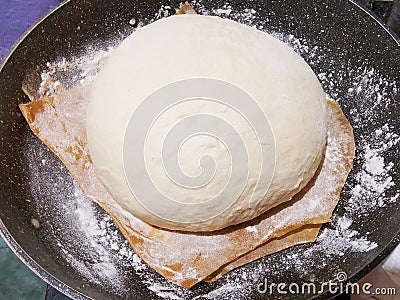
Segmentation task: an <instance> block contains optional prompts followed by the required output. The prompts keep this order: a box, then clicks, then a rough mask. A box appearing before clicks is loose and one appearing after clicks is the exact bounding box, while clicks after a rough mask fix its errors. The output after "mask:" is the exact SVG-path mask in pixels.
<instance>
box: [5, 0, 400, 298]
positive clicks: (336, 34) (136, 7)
mask: <svg viewBox="0 0 400 300" xmlns="http://www.w3.org/2000/svg"><path fill="white" fill-rule="evenodd" d="M199 3H200V2H199ZM224 4H225V3H224V2H223V1H219V0H217V1H203V2H202V3H201V5H200V4H198V3H197V4H195V7H200V6H202V7H204V8H205V10H206V11H212V9H213V8H220V7H223V5H224ZM161 5H170V6H171V7H177V6H178V5H179V3H178V1H161V2H157V1H138V0H129V1H108V0H91V1H89V0H86V1H68V2H65V3H63V4H62V5H61V6H60V7H59V8H58V9H56V10H55V11H53V12H52V13H51V14H50V15H48V16H47V17H46V18H44V19H43V20H42V21H41V22H40V23H39V24H38V25H37V26H36V27H34V28H33V29H32V30H31V31H30V32H29V33H28V34H26V35H25V36H24V38H23V39H22V40H21V41H20V42H19V43H18V45H17V46H16V47H14V49H13V51H12V53H11V54H10V55H9V56H8V57H7V58H6V60H5V61H4V62H3V65H2V67H1V76H0V132H1V133H0V138H1V140H0V143H1V147H0V168H1V177H0V185H1V190H0V191H1V194H0V220H1V221H0V230H1V234H2V236H3V237H4V238H5V240H6V241H7V243H8V244H9V245H10V246H11V248H12V249H13V250H14V251H15V253H16V254H17V255H18V256H19V257H20V259H21V260H22V261H23V262H24V263H25V264H27V265H28V266H29V267H30V268H31V269H32V270H34V271H35V272H36V273H37V274H39V275H40V276H41V277H42V278H43V279H44V280H45V281H47V282H48V283H50V284H51V285H53V286H55V287H56V288H57V289H59V290H60V291H62V292H63V293H65V294H66V295H68V296H70V297H72V298H76V299H89V298H92V299H157V298H158V296H157V295H156V293H154V292H152V291H150V289H149V288H148V283H146V282H145V280H143V276H140V274H139V275H138V274H137V272H136V271H135V270H132V268H129V266H123V265H122V266H120V269H121V270H119V271H120V273H121V276H123V281H122V282H123V283H121V284H120V285H117V286H116V285H115V284H112V282H111V283H107V282H97V283H93V281H90V280H88V278H85V276H82V273H79V272H78V271H77V268H76V267H72V266H71V261H67V260H66V258H65V255H62V254H61V253H60V249H59V248H60V247H59V245H60V243H61V244H64V246H65V247H67V248H68V249H69V250H70V253H71V255H72V256H75V257H76V258H77V259H81V260H83V261H84V260H85V257H86V254H85V253H84V251H83V250H82V249H83V248H84V247H82V245H81V244H79V243H78V242H76V243H74V242H73V241H72V242H71V240H64V239H65V235H66V233H65V232H63V231H62V230H64V231H65V228H69V229H68V230H70V231H69V232H70V233H71V235H73V234H79V233H77V232H74V230H75V227H74V226H73V225H74V224H70V225H71V226H67V225H68V224H67V225H66V224H62V222H65V221H63V218H62V216H60V215H59V210H58V209H59V207H61V206H62V203H63V202H64V201H69V199H71V197H74V191H73V184H72V182H73V181H72V179H71V177H70V175H69V174H68V172H67V170H66V169H65V168H63V167H62V164H61V163H60V162H59V161H58V160H57V158H56V157H55V156H54V155H53V154H52V153H51V152H50V151H48V150H47V148H46V147H45V146H44V145H43V144H42V143H41V142H40V141H38V140H37V139H36V138H35V137H34V136H33V134H32V133H31V131H30V129H29V127H28V125H27V124H26V122H25V120H24V119H23V117H22V116H21V114H20V113H19V111H18V107H17V104H18V103H20V102H21V101H27V98H26V96H25V95H24V94H23V92H22V90H21V86H22V81H23V80H24V78H25V77H26V76H27V75H29V74H30V75H32V73H33V74H36V76H40V71H41V70H42V69H44V68H45V63H46V62H49V61H55V60H57V59H59V58H60V57H67V58H68V57H71V56H74V55H77V54H79V53H82V52H84V51H87V48H88V47H92V48H93V49H95V50H98V49H102V48H105V45H107V44H109V43H107V41H109V40H115V38H116V37H119V38H120V37H123V36H126V35H128V34H129V33H131V32H132V30H133V29H132V27H131V26H130V25H129V20H131V19H132V18H133V17H134V18H135V19H136V20H137V21H138V22H141V23H143V24H146V23H148V22H150V21H151V20H152V19H153V18H154V16H155V15H156V13H157V11H158V10H159V8H160V6H161ZM230 5H231V9H232V11H243V9H245V8H249V7H251V8H253V9H254V10H255V13H254V15H255V19H256V20H255V22H256V23H259V24H261V23H262V24H264V27H263V28H264V29H265V30H267V31H273V32H277V33H280V34H281V35H280V36H288V35H290V34H292V35H294V36H295V37H297V38H300V39H302V40H306V41H307V43H308V45H310V47H313V49H314V50H313V51H315V53H316V55H317V56H318V55H320V56H321V57H323V59H316V58H315V55H314V56H312V55H310V54H309V52H307V51H305V50H304V48H303V50H304V51H303V50H299V52H300V54H302V55H303V56H304V58H305V59H306V60H307V61H308V62H309V63H310V65H311V67H312V68H313V70H314V71H315V72H316V73H317V74H320V78H321V80H322V83H323V86H324V88H325V90H326V92H327V93H328V94H329V95H331V96H332V97H334V98H335V99H336V100H339V102H340V105H341V107H342V109H343V111H344V113H345V114H346V116H347V117H348V119H349V120H350V122H351V123H352V125H353V127H354V133H355V137H356V144H357V154H356V159H355V161H354V168H353V171H352V172H351V174H350V176H349V178H348V180H347V182H346V185H345V187H344V189H343V191H342V195H341V199H340V202H339V205H338V207H337V208H336V210H335V212H334V216H333V220H334V222H333V225H330V224H327V225H325V226H324V228H325V229H327V230H331V232H332V231H334V230H335V226H338V224H337V223H338V222H339V221H338V220H340V218H341V217H342V216H343V215H346V216H347V217H348V218H351V219H352V220H353V223H352V224H351V226H350V229H351V230H353V231H356V232H357V236H358V237H360V238H361V237H365V238H366V239H368V241H371V242H372V243H376V245H377V246H376V247H375V248H373V247H372V248H373V249H371V250H369V251H364V252H362V251H361V252H359V251H358V252H357V251H350V250H349V249H348V248H345V249H344V250H343V253H338V252H337V251H319V252H318V251H317V250H315V249H314V248H315V247H321V245H319V246H318V243H316V244H305V245H299V246H296V247H292V248H290V249H287V250H285V251H282V252H279V253H276V254H274V255H271V256H268V257H265V258H262V259H260V260H257V261H254V262H252V263H250V264H248V265H246V266H243V267H242V268H240V269H239V271H236V272H233V273H232V274H231V275H229V276H228V277H229V278H228V279H227V277H226V276H225V277H224V278H222V279H220V280H218V281H217V282H215V283H201V284H199V285H198V286H196V287H195V288H194V289H193V291H192V292H191V293H190V294H188V293H186V294H185V293H183V294H182V295H184V296H185V295H186V296H187V295H189V296H187V297H190V298H193V297H195V296H200V295H205V294H207V293H210V292H211V291H213V290H217V289H219V288H221V287H223V286H224V285H225V284H227V282H228V281H229V282H231V283H232V282H237V283H238V284H240V283H241V282H243V281H246V280H247V281H249V280H254V278H257V279H256V281H255V282H251V283H250V284H247V285H246V288H238V289H236V290H233V291H232V294H230V296H229V297H230V298H232V297H236V298H237V299H245V298H251V299H257V298H265V297H266V296H268V295H265V294H261V293H259V292H258V291H257V285H258V284H259V283H260V282H262V281H263V280H264V279H268V281H269V282H275V283H280V282H285V283H292V282H293V283H301V282H310V281H311V282H316V283H322V282H328V281H329V280H332V279H334V278H335V276H336V275H337V273H338V271H342V272H345V273H346V274H347V277H348V278H349V279H350V280H351V281H353V282H354V281H357V280H358V279H360V278H361V277H362V276H363V275H365V274H366V273H367V272H368V271H370V270H371V269H372V268H373V267H374V266H376V265H377V264H378V263H379V262H380V261H381V260H382V259H383V258H384V257H385V256H386V255H387V254H388V253H389V252H390V251H391V250H392V249H393V248H394V247H395V245H396V244H397V243H398V238H397V239H396V236H397V237H398V233H399V219H400V202H399V201H396V198H395V197H396V195H398V192H399V187H400V182H399V180H400V176H399V173H398V172H399V170H400V165H399V159H398V158H399V157H400V147H399V146H400V145H399V144H396V143H394V144H393V146H391V148H390V149H387V150H386V151H384V152H382V153H381V154H380V155H381V156H382V157H383V158H384V161H385V164H386V165H391V170H390V172H388V176H389V175H390V176H391V182H392V183H393V185H391V186H389V187H387V189H386V190H385V192H384V193H379V192H377V191H371V193H369V194H368V197H367V198H366V199H364V202H360V203H361V204H362V203H365V206H366V208H365V209H363V208H362V207H361V208H358V210H357V209H355V208H354V205H355V204H354V203H353V202H351V197H352V190H354V188H355V187H356V185H357V182H358V180H359V178H360V177H359V176H361V175H362V172H363V164H364V158H365V155H364V154H365V153H363V148H362V145H363V143H365V142H366V141H365V139H370V138H369V137H371V134H372V133H374V132H375V131H376V130H379V129H380V128H382V127H383V126H384V125H385V124H387V125H388V127H389V128H390V130H391V132H392V133H393V134H399V128H400V118H399V100H400V94H399V92H398V90H399V89H396V88H395V87H394V86H395V85H396V86H397V87H399V88H400V46H399V42H398V40H396V38H395V37H394V36H393V35H392V34H391V33H390V32H389V31H388V30H387V29H386V28H384V26H383V25H381V24H380V23H379V22H378V21H377V20H376V19H375V18H374V17H372V16H371V15H369V14H368V13H367V12H366V11H364V10H363V9H362V8H360V7H359V6H358V5H357V4H356V3H354V2H352V1H346V0H337V1H323V0H314V1H297V0H281V1H272V0H268V1H232V2H231V3H230ZM224 16H225V17H232V14H231V15H224ZM240 21H243V22H247V21H246V18H242V19H241V20H240ZM292 42H293V41H292ZM177 55H179V53H177ZM363 70H364V71H365V72H364V71H363ZM368 70H369V71H371V70H373V72H375V73H376V74H378V75H376V76H375V75H373V74H372V75H371V73H368ZM35 72H36V73H35ZM366 72H367V73H366ZM321 73H326V74H325V75H326V76H325V75H324V74H321ZM329 74H331V75H329ZM324 76H325V77H324ZM374 76H375V77H374ZM379 79H381V80H379ZM355 80H358V81H359V82H362V80H365V84H364V85H363V86H362V88H360V90H359V91H358V92H357V93H352V92H350V91H353V90H352V86H353V85H354V82H355ZM375 81H376V82H375ZM388 82H389V83H390V84H388ZM371 85H373V87H374V88H373V89H370V88H371ZM380 92H381V96H382V95H383V98H385V99H384V101H380V99H379V97H377V95H378V94H379V93H380ZM369 94H370V96H371V97H368V95H369ZM355 112H358V113H355ZM367 113H368V114H367ZM367 142H370V143H372V144H371V145H375V144H374V142H377V143H378V142H379V141H374V140H367ZM375 146H376V145H375ZM364 150H365V149H364ZM42 161H45V162H46V163H45V164H42V163H41V162H42ZM378 198H379V199H380V200H379V201H377V199H378ZM54 199H61V200H60V203H58V204H57V201H54ZM374 201H375V202H374ZM375 203H376V205H375ZM373 206H376V207H373ZM104 214H105V213H104V212H103V211H101V209H97V216H98V218H100V219H101V218H103V217H104ZM32 218H36V219H38V220H39V221H40V223H41V224H42V226H41V228H40V229H36V228H35V227H34V226H32V223H31V219H32ZM62 225H63V226H62ZM112 229H113V230H115V229H116V228H115V227H113V228H112ZM350 229H349V230H350ZM67 233H68V232H67ZM340 234H343V233H341V232H339V231H338V236H339V237H340ZM118 239H121V240H122V238H121V236H120V235H118ZM347 242H349V243H350V242H351V238H349V240H348V241H347ZM68 243H69V244H68ZM65 244H68V245H65ZM334 247H335V241H334V240H333V241H332V248H334ZM313 249H314V250H313ZM310 251H314V252H311V253H314V254H313V255H311V257H310V255H308V256H307V255H306V254H307V253H310ZM110 253H112V252H110ZM116 259H117V258H116ZM87 263H88V264H90V263H93V262H91V261H87ZM148 272H149V273H151V271H148ZM255 273H257V277H254V276H253V277H252V276H251V274H253V275H254V274H255ZM243 274H248V275H249V274H250V275H249V277H248V278H247V279H246V278H244V277H243ZM148 275H149V274H148ZM149 276H151V277H152V278H156V279H157V280H158V282H164V281H163V278H161V276H159V275H157V274H155V272H153V273H151V274H150V275H149ZM240 276H242V277H240ZM249 278H253V279H249ZM165 282H166V281H165ZM219 291H221V289H219ZM164 292H165V291H164ZM159 295H160V293H159ZM212 295H213V294H212V293H211V294H208V299H209V298H213V297H212ZM217 295H222V294H218V293H217V292H215V293H214V298H218V296H217ZM226 295H227V294H225V296H226ZM315 296H319V297H321V298H329V297H330V296H332V294H330V293H327V292H324V293H323V294H319V295H316V294H312V295H310V294H307V293H306V294H298V295H291V296H290V297H289V296H288V295H282V294H276V295H274V297H277V298H299V299H301V298H312V297H315ZM220 297H222V296H220ZM198 299H202V298H201V297H199V298H198Z"/></svg>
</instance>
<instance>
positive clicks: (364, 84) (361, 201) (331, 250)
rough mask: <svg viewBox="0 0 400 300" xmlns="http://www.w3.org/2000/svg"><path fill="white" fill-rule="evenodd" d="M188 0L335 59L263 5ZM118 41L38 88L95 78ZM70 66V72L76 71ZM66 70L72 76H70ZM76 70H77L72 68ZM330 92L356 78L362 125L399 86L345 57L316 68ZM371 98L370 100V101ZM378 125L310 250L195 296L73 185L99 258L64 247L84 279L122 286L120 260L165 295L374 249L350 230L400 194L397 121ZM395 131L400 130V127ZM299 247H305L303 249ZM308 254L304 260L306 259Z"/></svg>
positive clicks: (51, 71)
mask: <svg viewBox="0 0 400 300" xmlns="http://www.w3.org/2000/svg"><path fill="white" fill-rule="evenodd" d="M190 4H191V5H192V6H193V7H194V8H195V9H196V11H198V12H200V13H202V14H205V15H218V16H221V17H227V18H230V19H233V20H236V21H239V22H241V23H244V24H247V25H250V26H255V27H257V28H259V29H263V30H266V31H267V32H268V33H271V34H273V35H274V36H275V37H277V38H278V39H280V40H282V41H283V42H285V43H287V44H288V45H290V46H291V47H292V48H293V49H294V50H295V51H296V52H297V53H299V54H300V55H301V56H302V57H304V58H305V59H306V60H307V62H308V63H309V64H310V65H311V66H314V65H318V64H319V63H320V62H321V61H322V60H329V59H332V60H334V59H333V58H330V57H329V54H328V55H326V54H325V53H324V49H321V48H320V47H319V46H318V45H312V44H310V43H309V42H308V41H307V40H305V39H300V38H296V37H295V36H294V35H291V34H289V35H285V34H282V33H279V32H271V31H269V30H268V28H265V21H266V20H265V19H264V20H263V21H260V18H259V17H258V12H257V11H255V10H254V9H252V8H246V9H244V10H241V11H240V12H237V11H235V10H234V9H233V8H232V6H231V5H230V4H229V3H226V4H224V5H223V6H222V7H219V8H214V9H211V10H207V9H206V8H205V7H204V6H203V5H202V1H201V0H200V1H195V2H194V1H192V2H190ZM174 12H175V9H174V8H173V7H171V6H168V5H163V6H162V7H160V10H159V11H158V12H157V13H156V14H155V15H154V18H153V19H152V20H150V22H151V21H154V20H157V19H159V18H163V17H166V16H169V15H172V14H173V13H174ZM136 20H137V18H136V16H135V25H137V27H141V26H143V25H144V24H143V23H142V22H141V21H140V20H138V21H136ZM118 43H119V41H117V42H115V41H114V42H113V43H110V47H108V50H101V51H94V52H93V51H92V50H91V49H89V50H88V52H87V53H85V54H84V55H81V56H79V57H73V58H72V59H69V60H66V59H65V58H64V59H61V60H60V61H58V62H51V63H48V64H47V69H46V70H44V71H43V73H42V83H41V84H40V86H39V89H38V93H39V94H40V95H41V96H44V95H51V94H54V93H57V92H59V91H61V90H62V89H63V88H64V87H65V88H72V87H75V86H79V85H84V84H86V83H88V82H90V81H91V80H92V79H93V78H94V77H95V76H96V74H97V72H98V71H99V69H100V68H101V67H102V65H103V64H104V62H105V61H106V60H107V58H108V57H109V55H110V53H112V50H113V49H114V48H115V46H116V45H118ZM71 71H72V72H71ZM66 74H67V75H66ZM70 74H72V75H70ZM317 76H318V78H319V79H320V81H321V83H322V85H323V87H324V89H325V91H326V93H327V94H328V96H329V97H330V98H332V99H336V100H338V101H339V102H340V101H341V100H342V99H343V93H342V92H343V88H344V87H343V86H342V84H341V79H342V78H343V76H351V78H354V80H353V82H352V85H351V86H349V87H345V88H346V89H347V95H346V97H348V98H355V99H357V101H363V103H365V106H364V107H363V110H362V111H357V110H355V109H353V110H352V111H350V120H351V122H352V125H353V127H354V129H355V131H356V132H357V129H362V128H363V126H367V125H366V124H365V123H366V122H363V120H365V119H366V118H367V119H371V120H372V121H373V118H374V110H375V109H376V108H377V107H378V106H379V107H385V105H388V103H390V101H392V99H393V97H394V95H396V94H397V92H398V91H397V86H396V83H395V81H394V80H391V79H387V78H385V77H383V76H381V75H380V74H379V71H378V70H376V69H374V68H369V67H367V66H361V67H359V68H358V69H354V70H353V69H352V70H348V68H346V62H343V66H342V67H341V68H336V69H332V70H327V71H324V72H320V73H318V74H317ZM371 99H372V100H371ZM375 128H378V129H376V130H375V131H373V132H371V133H370V135H369V136H363V137H361V139H360V140H359V141H358V142H357V145H356V147H357V158H358V159H359V165H360V170H356V172H354V174H355V175H354V176H355V177H354V182H355V183H354V186H352V187H351V188H350V195H349V199H348V203H346V204H345V205H344V210H345V212H344V215H343V216H335V217H334V219H333V222H332V224H331V226H328V227H326V228H324V229H323V230H322V231H321V232H320V235H319V237H318V239H317V241H316V243H314V244H313V245H312V246H308V247H307V248H306V249H305V250H304V249H303V250H302V251H298V252H296V251H295V252H292V253H291V254H288V255H287V256H284V255H281V256H280V258H279V259H277V262H276V261H275V264H276V266H275V267H274V266H270V265H268V262H269V261H270V260H269V258H267V259H266V260H265V261H264V262H260V263H258V264H251V266H250V267H249V268H239V269H236V270H234V271H232V272H230V273H228V274H227V275H226V276H225V278H224V280H223V282H222V283H221V284H220V285H219V286H218V285H217V287H216V288H215V289H213V290H212V291H210V292H208V293H205V294H203V295H195V294H194V293H193V292H192V291H189V290H186V289H184V288H181V287H178V286H176V285H174V284H172V283H170V282H168V281H167V280H165V279H163V278H162V277H161V276H159V275H157V274H156V273H155V272H154V271H153V270H151V269H150V268H149V267H148V266H147V265H146V264H145V263H144V262H143V261H142V260H141V259H140V258H139V257H138V256H137V255H136V254H135V253H134V252H133V250H132V249H131V247H130V246H129V244H128V242H127V241H125V240H124V239H122V238H121V235H120V234H119V233H118V230H117V228H116V227H115V225H114V224H113V221H112V219H111V217H109V216H105V217H102V218H101V219H99V216H98V215H97V214H96V210H95V207H94V206H95V204H93V203H91V202H90V201H89V200H88V199H87V198H86V197H85V196H84V195H82V193H81V192H80V189H79V188H78V187H77V186H75V200H74V201H73V202H70V203H64V204H63V207H62V208H63V210H64V213H65V214H66V216H68V215H69V216H70V217H69V218H70V221H71V222H77V226H78V228H79V234H80V236H79V237H78V236H77V237H74V238H77V239H79V240H80V241H82V243H81V252H84V253H86V254H87V255H88V256H89V258H90V257H92V258H93V263H91V264H88V263H87V261H88V259H87V258H84V259H81V258H79V257H76V256H74V255H73V254H71V253H70V252H71V251H69V249H70V248H69V247H67V246H66V245H61V244H60V245H59V246H60V248H61V249H62V253H63V255H64V257H65V259H66V261H68V262H69V263H70V264H71V266H72V267H74V268H75V269H76V270H77V271H78V272H79V273H80V274H81V275H82V276H83V277H84V278H86V279H87V280H89V281H91V282H94V283H97V284H99V285H100V284H103V283H106V284H110V285H111V286H114V287H121V286H124V284H127V283H125V282H124V276H123V275H121V274H120V272H119V270H118V268H117V267H116V266H117V265H118V264H120V263H121V262H122V263H124V264H125V265H126V266H128V267H130V268H133V269H134V271H135V272H136V274H137V275H138V276H139V277H140V279H141V281H142V282H143V283H144V284H145V285H146V286H147V287H148V289H149V290H150V291H152V292H153V293H155V294H156V295H157V296H159V297H161V298H165V299H190V298H193V299H222V298H225V299H227V298H233V297H235V298H238V299H239V298H240V299H242V298H243V297H246V296H248V295H250V294H251V293H252V292H254V289H255V284H256V282H257V281H259V280H260V278H259V276H260V274H263V273H264V274H265V270H268V268H271V270H272V269H274V268H276V269H278V270H280V271H281V270H291V269H293V268H295V269H298V270H300V271H301V270H303V268H304V266H305V265H306V264H307V263H310V261H312V259H313V258H315V256H316V255H318V253H323V254H324V255H326V256H327V258H325V260H323V259H322V258H321V259H322V261H321V262H320V263H318V264H317V265H315V268H320V269H321V268H324V267H325V266H327V265H329V263H330V260H329V259H330V258H332V257H337V256H340V257H342V256H344V255H346V253H349V252H353V253H354V252H359V253H362V252H368V251H371V250H374V249H376V248H377V247H378V244H377V243H375V242H373V241H369V240H368V238H367V237H365V236H360V233H359V232H357V231H356V230H354V229H351V226H352V224H353V220H354V219H355V218H357V217H359V216H360V215H362V214H368V212H371V211H372V210H376V209H379V208H381V207H385V206H386V205H389V204H390V203H391V202H395V201H398V198H399V193H398V192H397V193H396V194H394V195H392V196H391V197H387V196H386V193H387V192H388V191H389V190H390V189H391V188H392V187H393V186H394V181H393V177H392V176H393V174H394V171H395V170H394V169H393V168H394V163H393V162H392V161H388V160H387V159H385V157H384V154H385V153H386V152H387V151H389V150H390V149H391V148H392V147H393V146H395V145H396V144H397V143H398V142H399V140H400V137H399V135H398V128H393V127H392V126H391V125H390V124H383V125H381V126H378V127H376V126H375ZM396 132H397V133H396ZM247 230H248V231H250V232H254V233H257V232H256V231H255V230H254V228H252V227H248V228H247ZM300 250H301V249H300ZM302 261H303V262H302Z"/></svg>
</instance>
